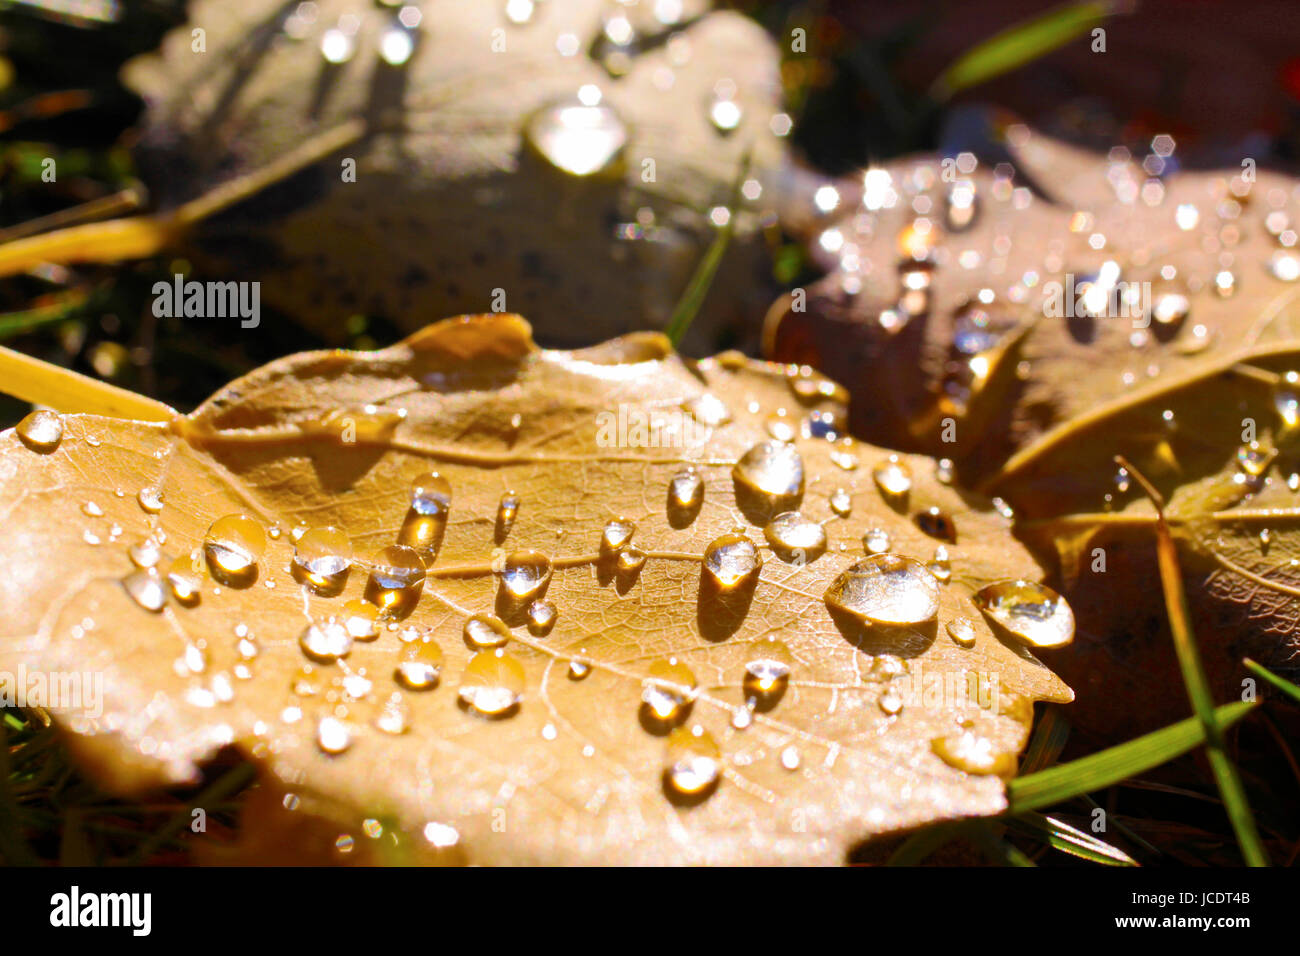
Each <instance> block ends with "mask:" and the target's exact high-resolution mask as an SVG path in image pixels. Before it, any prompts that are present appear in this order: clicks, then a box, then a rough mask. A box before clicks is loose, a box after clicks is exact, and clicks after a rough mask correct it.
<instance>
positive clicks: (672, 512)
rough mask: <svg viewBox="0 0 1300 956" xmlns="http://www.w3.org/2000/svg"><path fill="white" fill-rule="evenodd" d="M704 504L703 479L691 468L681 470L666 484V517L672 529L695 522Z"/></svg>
mask: <svg viewBox="0 0 1300 956" xmlns="http://www.w3.org/2000/svg"><path fill="white" fill-rule="evenodd" d="M703 504H704V479H703V478H701V477H700V473H699V472H698V471H696V470H695V468H693V467H691V466H687V467H685V468H683V469H682V470H681V471H679V472H677V474H675V475H673V477H672V480H670V481H669V482H668V517H669V520H670V521H671V523H672V524H673V526H674V527H681V526H683V525H685V524H689V523H690V522H692V521H694V520H695V516H696V515H697V514H699V511H700V507H701V506H702V505H703Z"/></svg>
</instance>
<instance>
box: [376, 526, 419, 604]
mask: <svg viewBox="0 0 1300 956" xmlns="http://www.w3.org/2000/svg"><path fill="white" fill-rule="evenodd" d="M425 573H426V571H425V565H424V560H423V559H422V558H421V557H420V555H419V554H418V553H417V552H416V551H415V549H414V548H408V547H406V546H405V545H401V544H391V545H389V546H388V547H386V548H384V550H383V551H381V552H379V554H378V555H377V556H376V557H375V559H374V561H373V562H371V565H370V579H369V580H368V581H367V582H366V600H367V601H369V602H370V603H371V604H373V605H375V606H376V607H377V608H379V609H380V610H381V611H386V612H390V613H392V614H397V615H401V614H406V613H409V612H410V611H411V609H412V608H414V607H415V605H416V603H417V602H418V601H419V599H420V594H421V592H422V590H423V588H424V577H425Z"/></svg>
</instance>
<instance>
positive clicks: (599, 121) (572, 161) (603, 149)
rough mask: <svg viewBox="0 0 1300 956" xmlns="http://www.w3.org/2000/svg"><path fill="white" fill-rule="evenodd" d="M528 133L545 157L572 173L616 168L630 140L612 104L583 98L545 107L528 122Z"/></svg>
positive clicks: (554, 164)
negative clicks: (592, 103)
mask: <svg viewBox="0 0 1300 956" xmlns="http://www.w3.org/2000/svg"><path fill="white" fill-rule="evenodd" d="M525 135H526V136H527V138H528V142H529V144H530V145H531V146H532V147H533V149H535V150H536V151H537V153H538V154H539V155H541V157H542V158H543V159H545V160H546V161H547V162H549V163H550V164H551V165H552V166H554V167H555V168H556V169H558V170H560V171H561V172H565V173H569V174H570V175H573V176H590V175H593V174H594V173H599V172H602V171H603V170H606V169H609V168H611V167H613V166H614V165H615V161H616V159H617V158H618V156H619V155H620V154H621V152H622V150H623V147H624V146H625V145H626V143H627V127H626V126H625V125H624V124H623V120H622V119H620V118H619V115H618V113H617V112H616V111H615V110H614V109H613V107H611V106H607V105H605V104H602V103H597V104H594V105H587V104H585V103H583V102H581V101H580V100H574V101H568V102H563V103H557V104H554V105H552V106H547V107H543V108H542V109H541V110H539V111H538V112H537V113H535V114H534V115H533V117H532V118H531V119H530V120H529V121H528V124H527V126H526V127H525Z"/></svg>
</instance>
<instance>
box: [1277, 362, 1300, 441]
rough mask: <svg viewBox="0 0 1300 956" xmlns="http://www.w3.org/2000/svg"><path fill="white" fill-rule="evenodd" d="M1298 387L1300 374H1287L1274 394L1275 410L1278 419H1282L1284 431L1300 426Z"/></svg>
mask: <svg viewBox="0 0 1300 956" xmlns="http://www.w3.org/2000/svg"><path fill="white" fill-rule="evenodd" d="M1297 385H1300V373H1296V372H1287V373H1286V374H1285V375H1283V377H1282V382H1281V383H1280V384H1279V386H1278V389H1277V391H1275V392H1274V393H1273V408H1275V409H1276V410H1277V415H1278V418H1280V419H1282V428H1283V430H1284V431H1291V430H1292V429H1294V428H1296V427H1297V426H1300V395H1298V394H1297V393H1296V390H1295V389H1296V386H1297Z"/></svg>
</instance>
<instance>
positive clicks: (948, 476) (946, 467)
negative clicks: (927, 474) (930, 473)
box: [934, 458, 955, 485]
mask: <svg viewBox="0 0 1300 956" xmlns="http://www.w3.org/2000/svg"><path fill="white" fill-rule="evenodd" d="M954 471H955V470H954V467H953V463H952V459H951V458H940V459H939V460H938V461H936V462H935V463H934V480H935V481H937V482H939V484H941V485H951V484H952V479H953V475H954Z"/></svg>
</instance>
